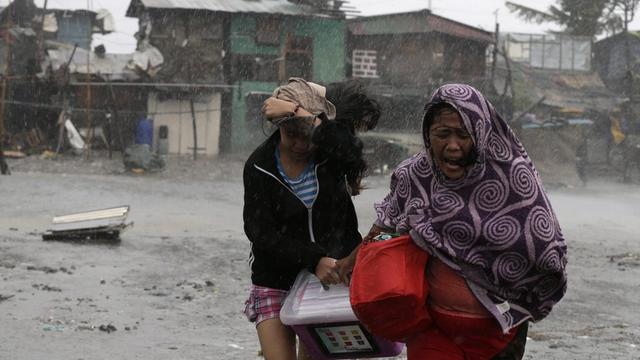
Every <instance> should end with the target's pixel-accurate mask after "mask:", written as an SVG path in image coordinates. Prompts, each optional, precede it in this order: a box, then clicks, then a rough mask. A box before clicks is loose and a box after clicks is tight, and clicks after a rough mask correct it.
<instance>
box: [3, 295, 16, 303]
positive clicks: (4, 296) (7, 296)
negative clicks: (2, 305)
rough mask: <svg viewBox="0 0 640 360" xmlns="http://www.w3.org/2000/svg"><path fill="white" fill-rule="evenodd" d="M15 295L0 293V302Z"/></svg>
mask: <svg viewBox="0 0 640 360" xmlns="http://www.w3.org/2000/svg"><path fill="white" fill-rule="evenodd" d="M14 296H15V295H2V294H0V302H3V301H6V300H9V299H11V298H12V297H14Z"/></svg>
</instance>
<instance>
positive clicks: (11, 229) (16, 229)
mask: <svg viewBox="0 0 640 360" xmlns="http://www.w3.org/2000/svg"><path fill="white" fill-rule="evenodd" d="M9 231H18V228H14V227H11V228H9Z"/></svg>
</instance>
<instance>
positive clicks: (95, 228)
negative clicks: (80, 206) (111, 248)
mask: <svg viewBox="0 0 640 360" xmlns="http://www.w3.org/2000/svg"><path fill="white" fill-rule="evenodd" d="M128 214H129V206H121V207H114V208H109V209H104V210H94V211H87V212H82V213H75V214H69V215H63V216H56V217H54V218H53V221H52V223H51V226H50V228H49V229H47V231H46V232H45V233H44V234H42V239H43V240H71V241H73V240H76V241H77V240H106V241H113V242H117V241H120V233H121V232H122V231H124V230H125V229H126V228H127V227H129V226H131V225H132V224H133V223H128V224H127V223H125V221H126V219H127V215H128Z"/></svg>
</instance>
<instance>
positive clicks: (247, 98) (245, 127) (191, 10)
mask: <svg viewBox="0 0 640 360" xmlns="http://www.w3.org/2000/svg"><path fill="white" fill-rule="evenodd" d="M333 3H336V4H337V5H336V6H333V5H332V2H327V1H315V0H313V1H312V0H301V1H287V0H226V1H221V0H213V1H206V2H203V1H192V0H168V1H167V0H162V1H161V0H133V1H132V2H131V4H130V5H129V9H128V10H127V16H130V17H137V18H139V19H140V23H141V27H140V31H139V32H138V40H139V44H141V45H142V46H145V44H150V45H153V46H155V47H157V48H158V49H159V51H160V52H161V53H162V55H163V57H164V59H165V62H164V64H163V65H162V68H161V69H160V70H159V72H158V74H157V76H156V77H155V78H154V79H153V80H154V81H156V82H158V83H159V84H158V87H157V89H156V92H155V94H154V93H152V94H150V96H149V113H150V115H151V116H152V117H153V118H154V123H155V125H154V126H155V127H156V128H158V127H159V126H160V125H165V126H168V128H169V146H170V148H172V149H175V147H174V145H172V143H175V142H179V143H182V144H186V146H187V147H189V146H191V147H192V146H193V145H192V142H189V141H190V140H189V139H188V138H193V134H192V130H193V129H192V126H191V123H192V122H193V118H194V117H195V118H196V121H195V123H196V128H197V129H198V133H197V136H198V148H200V147H201V144H204V145H203V146H202V147H204V148H206V149H198V150H200V151H203V152H206V153H207V154H216V153H217V152H218V148H220V149H222V151H240V150H246V149H249V148H253V147H255V146H256V144H255V141H257V140H259V137H258V138H257V135H258V134H261V129H262V125H263V124H262V123H261V121H260V120H259V119H256V118H254V117H250V119H249V120H248V119H247V113H255V111H252V110H255V109H253V107H254V106H250V108H248V107H247V104H250V105H254V104H258V103H259V100H256V99H262V98H263V97H264V96H266V95H265V94H266V93H269V92H271V91H272V90H273V89H274V88H275V87H276V86H278V85H279V84H281V83H283V82H285V81H286V79H287V78H288V77H291V76H299V77H304V78H306V79H309V80H311V81H315V82H320V83H328V82H332V81H337V80H342V79H344V77H345V36H346V26H345V20H344V13H343V12H342V11H341V10H340V4H341V2H333ZM192 101H193V103H194V109H193V111H191V102H192ZM199 129H206V130H204V131H205V133H206V134H207V135H206V137H203V136H204V135H203V134H202V133H201V132H200V130H199ZM259 136H261V137H264V136H263V135H259ZM218 139H219V143H218ZM172 152H174V151H172ZM180 152H182V151H181V150H180Z"/></svg>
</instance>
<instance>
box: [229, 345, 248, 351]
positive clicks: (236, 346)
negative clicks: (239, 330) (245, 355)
mask: <svg viewBox="0 0 640 360" xmlns="http://www.w3.org/2000/svg"><path fill="white" fill-rule="evenodd" d="M229 347H232V348H234V349H239V350H244V348H243V347H242V346H240V345H237V344H229Z"/></svg>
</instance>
